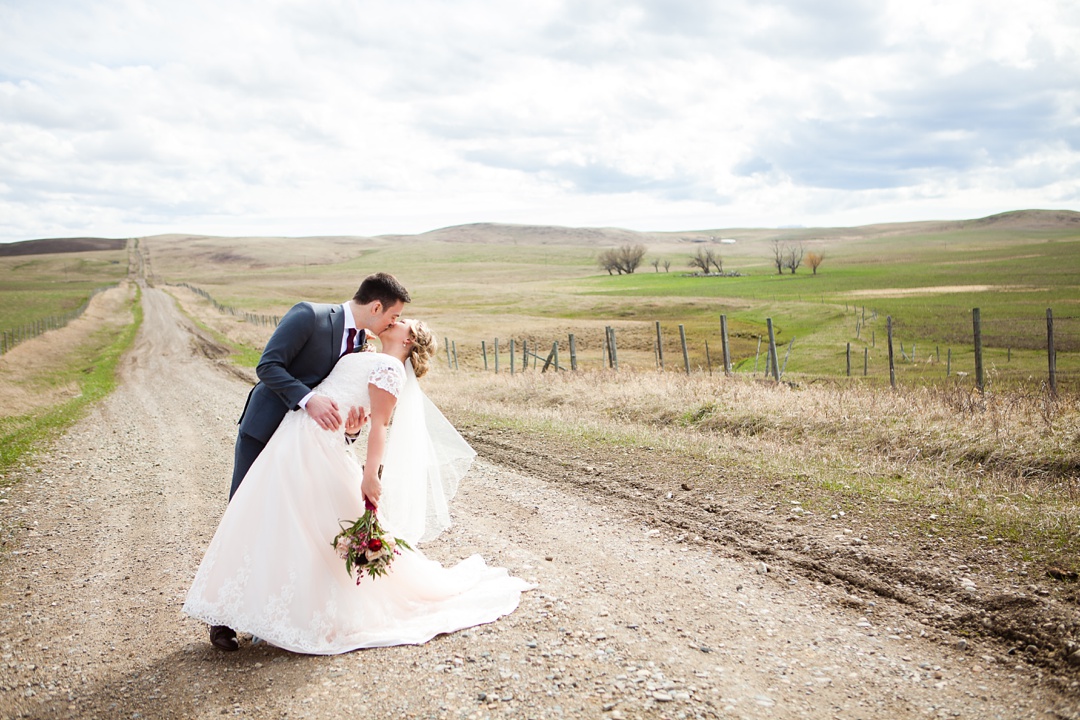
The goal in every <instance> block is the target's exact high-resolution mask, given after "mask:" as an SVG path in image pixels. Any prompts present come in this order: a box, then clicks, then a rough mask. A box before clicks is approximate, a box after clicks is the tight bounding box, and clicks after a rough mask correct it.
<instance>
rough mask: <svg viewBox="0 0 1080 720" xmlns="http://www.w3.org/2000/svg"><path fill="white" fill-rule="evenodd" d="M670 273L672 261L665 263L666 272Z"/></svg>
mask: <svg viewBox="0 0 1080 720" xmlns="http://www.w3.org/2000/svg"><path fill="white" fill-rule="evenodd" d="M670 271H671V261H670V260H665V261H664V272H670Z"/></svg>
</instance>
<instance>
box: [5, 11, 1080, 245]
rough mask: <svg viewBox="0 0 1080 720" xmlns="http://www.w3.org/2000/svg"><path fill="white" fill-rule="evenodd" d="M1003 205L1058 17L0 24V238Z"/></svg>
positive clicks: (1051, 91)
mask: <svg viewBox="0 0 1080 720" xmlns="http://www.w3.org/2000/svg"><path fill="white" fill-rule="evenodd" d="M1024 208H1068V209H1074V210H1080V3H1078V2H1076V0H865V1H864V0H713V1H711V2H706V1H703V0H624V1H622V2H616V1H614V0H529V1H528V2H513V1H512V0H453V1H452V2H451V1H450V0H398V1H397V2H368V1H366V0H354V1H350V0H302V1H301V0H296V1H281V0H251V1H250V2H248V1H239V2H235V1H232V0H183V2H177V1H176V0H168V1H167V2H152V1H151V2H140V1H138V0H130V1H128V0H93V1H91V0H79V1H71V0H0V241H12V240H23V239H29V238H37V237H59V236H78V235H95V236H106V237H127V236H136V235H148V234H156V233H163V232H187V233H208V234H222V235H268V234H272V235H318V234H349V235H376V234H384V233H398V232H401V233H414V232H423V231H425V230H431V229H435V228H439V227H445V226H448V225H456V224H461V223H469V222H510V223H530V224H531V223H536V224H555V225H570V226H616V227H625V228H631V229H637V230H690V229H706V228H728V227H747V226H749V227H779V226H790V225H806V226H821V225H860V224H865V223H871V222H888V221H904V220H920V219H958V218H971V217H982V216H985V215H990V214H993V213H997V212H1002V211H1006V210H1014V209H1024Z"/></svg>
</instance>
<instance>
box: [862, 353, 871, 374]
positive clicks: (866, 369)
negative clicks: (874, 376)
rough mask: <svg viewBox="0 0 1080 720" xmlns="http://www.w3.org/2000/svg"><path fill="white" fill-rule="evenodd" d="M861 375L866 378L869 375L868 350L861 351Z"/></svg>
mask: <svg viewBox="0 0 1080 720" xmlns="http://www.w3.org/2000/svg"><path fill="white" fill-rule="evenodd" d="M862 374H863V377H866V376H867V375H869V374H870V348H867V347H864V348H863V349H862Z"/></svg>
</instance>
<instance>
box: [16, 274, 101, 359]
mask: <svg viewBox="0 0 1080 720" xmlns="http://www.w3.org/2000/svg"><path fill="white" fill-rule="evenodd" d="M114 287H117V285H115V284H114V285H103V286H101V287H97V288H94V289H93V290H91V291H90V294H89V295H87V297H86V300H84V301H83V303H82V304H81V305H79V307H77V308H75V309H74V310H71V311H70V312H66V313H61V314H60V315H49V316H46V317H43V318H38V319H36V320H33V321H31V322H28V323H24V324H22V325H20V326H18V327H15V328H11V329H9V330H4V331H2V332H0V355H4V354H6V353H8V352H9V351H10V350H11V349H12V348H14V347H15V346H16V345H18V344H19V343H23V342H26V341H27V340H32V339H33V338H36V337H39V336H41V335H44V334H45V333H47V332H49V331H50V330H59V329H60V328H62V327H64V326H66V325H67V324H68V323H70V322H71V321H73V320H75V319H77V318H79V317H81V316H82V314H83V313H84V312H86V309H87V308H88V307H90V301H91V300H93V299H94V296H95V295H97V294H98V293H102V292H105V291H106V290H111V289H113V288H114Z"/></svg>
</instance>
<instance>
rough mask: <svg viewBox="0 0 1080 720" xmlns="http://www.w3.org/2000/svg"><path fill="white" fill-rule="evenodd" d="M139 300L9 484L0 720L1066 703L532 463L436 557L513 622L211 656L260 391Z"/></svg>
mask: <svg viewBox="0 0 1080 720" xmlns="http://www.w3.org/2000/svg"><path fill="white" fill-rule="evenodd" d="M143 303H144V310H145V320H144V325H143V327H142V329H141V330H140V333H139V336H138V339H137V342H136V347H135V348H134V350H133V352H132V353H131V354H130V355H129V356H128V357H127V358H126V359H125V361H124V363H123V367H122V371H121V372H122V381H121V384H120V386H119V388H118V389H117V391H116V392H115V393H114V394H113V395H112V396H110V397H109V398H108V399H107V400H106V401H105V402H103V403H101V405H100V406H99V407H98V408H96V409H95V410H94V411H93V412H92V413H91V414H90V416H89V417H87V418H86V419H84V420H82V421H81V422H79V423H78V424H76V425H75V426H74V428H73V429H72V430H71V431H70V432H69V433H67V434H66V435H65V436H64V437H63V438H61V439H60V440H59V441H58V442H57V443H56V446H55V447H54V449H53V450H52V451H51V452H50V453H49V454H47V455H44V456H42V457H40V458H38V459H37V460H36V461H35V464H34V465H33V466H31V467H29V468H27V470H26V471H25V477H23V478H22V480H21V481H20V482H19V483H18V484H17V485H16V486H14V487H12V488H9V489H8V490H7V491H6V492H5V493H4V494H3V495H2V496H0V522H2V529H0V541H2V542H3V555H2V557H0V587H2V591H0V610H2V612H0V717H4V718H8V717H11V718H16V717H29V718H65V717H71V718H94V717H100V718H143V719H145V718H210V717H221V716H223V715H224V716H231V717H251V718H337V717H342V716H352V715H359V714H363V715H365V716H367V717H373V718H391V717H415V718H483V717H494V718H503V717H527V718H605V717H606V718H613V719H614V720H618V719H619V718H638V717H642V718H699V717H700V718H728V717H731V718H837V717H838V718H874V717H882V718H884V717H888V718H905V717H919V718H923V717H930V718H938V717H940V718H949V717H962V718H1048V717H1072V716H1075V715H1076V713H1077V710H1076V698H1074V697H1068V696H1065V695H1062V694H1060V692H1059V691H1057V690H1055V689H1054V686H1052V685H1051V684H1048V683H1045V682H1042V681H1041V680H1040V672H1041V671H1040V670H1039V669H1038V668H1037V667H1035V666H1032V665H1028V664H1026V663H1024V662H1023V661H1022V660H1021V659H1020V658H1017V659H1016V661H1015V662H1013V661H1009V662H1003V661H1002V660H1001V658H1000V657H998V656H997V655H996V654H995V653H994V652H991V651H989V650H988V651H987V652H986V653H985V654H980V652H979V650H978V649H977V648H974V647H969V646H967V643H966V642H964V641H960V642H957V641H949V642H942V641H941V640H940V634H938V633H928V632H927V630H928V627H927V626H926V625H923V623H922V622H921V621H920V619H919V618H918V617H914V616H912V615H911V614H910V613H904V612H898V611H896V609H895V608H891V607H890V606H889V605H888V603H887V601H882V600H876V601H875V600H873V599H870V600H867V599H866V598H861V599H860V598H853V597H851V596H850V595H848V594H847V593H846V592H845V591H844V590H842V589H841V588H840V587H838V586H835V585H824V584H821V583H819V582H816V581H814V580H812V579H809V578H808V577H806V576H803V575H800V574H798V573H796V572H791V571H790V570H789V569H786V568H784V567H782V566H777V567H769V566H767V565H764V564H762V563H761V562H760V561H759V560H756V559H752V558H750V557H748V556H747V555H746V554H745V553H744V552H743V551H741V550H740V549H739V548H738V547H736V546H731V547H726V546H724V545H723V544H718V543H716V542H706V541H703V540H702V539H700V538H698V537H696V536H694V535H693V534H692V533H680V532H679V531H678V529H677V528H673V527H672V526H671V525H668V524H655V525H654V524H650V523H649V522H647V521H643V520H642V516H641V514H640V513H637V512H634V509H635V508H633V507H631V505H632V504H633V503H635V502H636V503H647V502H652V500H650V499H649V498H648V497H642V498H640V499H637V500H635V499H633V498H632V497H628V496H620V495H610V494H603V493H599V494H597V495H596V496H595V497H590V496H589V495H587V494H584V493H582V492H580V491H575V490H574V489H573V488H568V487H566V486H564V485H561V484H560V483H558V482H556V481H554V480H553V479H552V478H551V477H545V476H543V474H535V475H534V474H532V473H530V472H529V471H528V467H529V463H528V461H527V459H523V460H521V461H520V462H515V463H512V465H513V466H515V467H517V468H518V469H511V467H510V465H511V463H501V464H495V463H493V462H491V461H490V460H485V459H483V455H482V460H481V461H480V462H478V463H477V465H476V467H475V468H474V471H473V472H472V473H471V474H470V475H469V476H468V477H467V478H466V480H465V481H464V482H463V484H462V490H461V493H460V494H459V496H458V498H457V500H456V502H455V504H454V511H455V525H454V527H453V528H451V530H450V531H448V532H447V533H445V534H444V536H442V537H440V538H439V539H438V540H437V541H435V542H433V543H431V544H429V545H428V546H426V547H425V548H424V549H425V552H427V553H428V554H429V555H430V556H432V557H434V558H436V559H439V560H441V561H443V562H447V563H449V562H453V561H455V560H457V559H461V558H464V557H466V556H468V555H469V554H471V553H473V552H478V553H481V554H482V555H483V556H484V557H485V558H486V559H487V560H488V561H489V562H491V563H495V564H499V565H502V566H505V567H508V568H510V570H511V571H512V572H513V573H514V574H516V575H519V576H521V577H525V578H528V579H531V580H534V581H535V582H536V583H538V588H537V589H536V590H533V591H531V592H529V593H526V594H525V595H524V596H523V599H522V603H521V607H520V608H519V609H518V610H517V612H515V613H514V614H513V615H511V616H509V617H506V618H503V619H502V620H500V621H498V622H496V623H493V624H490V625H486V626H482V627H479V628H474V629H471V630H467V631H464V632H459V633H456V634H453V635H449V636H442V637H439V638H436V639H435V640H433V641H431V642H430V643H428V644H426V645H423V646H408V647H397V648H385V649H375V650H365V651H360V652H355V653H351V654H348V655H343V656H336V657H306V656H299V655H292V654H289V653H286V652H283V651H280V650H277V649H275V648H273V647H269V646H267V645H265V644H262V645H258V646H251V645H250V644H249V642H248V640H249V639H247V638H245V639H243V640H244V641H243V642H242V648H241V651H240V652H237V653H221V652H217V651H215V650H214V649H213V648H211V646H210V645H209V643H208V641H207V635H206V628H205V627H204V626H203V625H202V624H200V623H197V622H195V621H192V620H190V619H188V618H186V617H185V616H184V615H183V614H182V613H181V612H180V607H181V604H182V602H183V598H184V595H185V593H186V591H187V588H188V584H189V582H190V580H191V578H192V576H193V575H194V572H195V568H196V567H197V565H198V563H199V561H200V559H201V557H202V552H203V550H204V548H205V547H206V544H207V543H208V541H209V539H210V537H211V535H212V533H213V531H214V528H215V526H216V524H217V520H218V518H219V517H220V514H221V512H222V510H223V508H224V505H225V496H226V492H227V487H228V477H229V473H230V467H231V455H232V442H233V437H234V432H235V419H236V416H237V415H238V413H239V411H240V409H241V407H242V405H243V402H244V398H245V396H246V393H247V390H248V388H249V383H248V382H246V381H245V380H243V379H242V378H240V377H238V376H237V373H236V372H235V371H230V370H228V369H226V368H225V367H224V366H223V365H221V364H219V363H217V362H215V361H214V360H212V359H210V357H212V356H213V355H214V353H213V348H212V343H211V342H209V341H208V340H207V339H205V338H200V336H199V332H198V331H197V330H196V329H195V328H194V326H192V325H191V323H190V322H189V321H188V320H186V319H185V318H184V317H183V316H182V315H181V314H180V313H179V311H178V310H177V309H176V307H175V305H174V303H173V301H172V299H171V298H170V297H169V296H168V295H167V294H165V293H164V292H162V291H160V290H156V289H153V288H146V289H144V292H143ZM474 439H475V440H479V438H474ZM477 444H478V446H481V449H483V447H482V444H481V443H480V442H477ZM512 451H513V448H512V447H511V448H510V449H509V450H508V449H507V448H506V447H503V449H502V451H501V452H503V453H505V452H512ZM328 541H329V538H328ZM928 634H933V635H934V636H935V637H936V638H937V640H934V641H931V640H930V639H928V637H926V636H927V635H928Z"/></svg>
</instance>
